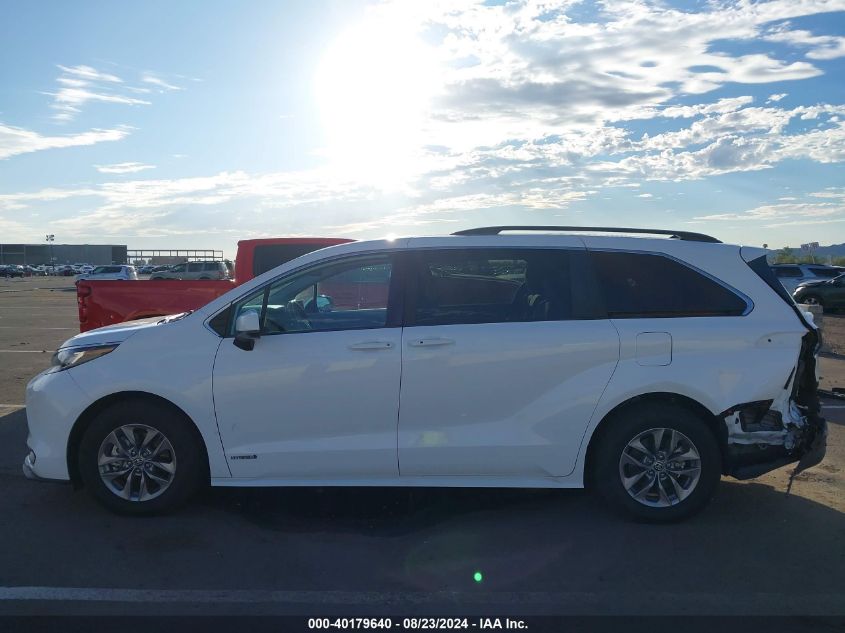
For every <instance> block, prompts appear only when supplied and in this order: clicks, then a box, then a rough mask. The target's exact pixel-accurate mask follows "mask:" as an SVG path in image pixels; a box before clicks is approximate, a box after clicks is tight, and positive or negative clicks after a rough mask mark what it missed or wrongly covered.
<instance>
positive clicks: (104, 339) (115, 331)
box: [60, 316, 168, 349]
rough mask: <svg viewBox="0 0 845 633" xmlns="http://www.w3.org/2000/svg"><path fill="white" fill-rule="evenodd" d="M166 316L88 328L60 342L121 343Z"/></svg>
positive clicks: (70, 344)
mask: <svg viewBox="0 0 845 633" xmlns="http://www.w3.org/2000/svg"><path fill="white" fill-rule="evenodd" d="M167 318H168V317H160V316H157V317H150V318H148V319H138V320H137V321H126V322H124V323H115V324H114V325H106V326H105V327H99V328H97V329H96V330H90V331H88V332H83V333H82V334H77V335H76V336H74V337H73V338H69V339H68V340H66V341H65V342H64V343H62V344H61V347H60V349H61V348H63V347H80V346H83V345H102V344H105V343H122V342H123V341H125V340H126V339H128V338H129V337H130V336H132V335H133V334H136V333H137V332H140V331H141V330H148V329H150V328H154V327H158V326H159V324H161V323H164V322H165V321H166V320H167Z"/></svg>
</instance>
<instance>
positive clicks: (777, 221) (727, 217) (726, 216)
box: [693, 188, 845, 228]
mask: <svg viewBox="0 0 845 633" xmlns="http://www.w3.org/2000/svg"><path fill="white" fill-rule="evenodd" d="M808 197H809V198H829V199H831V201H825V202H818V201H798V200H797V199H796V198H781V199H780V202H779V203H777V204H764V205H760V206H757V207H754V208H752V209H749V210H748V211H744V212H742V213H717V214H711V215H702V216H697V217H695V218H693V220H696V221H704V222H726V221H728V222H735V221H739V222H758V223H760V225H761V227H762V228H780V227H784V226H801V225H812V224H830V223H834V222H845V189H835V188H831V189H828V190H825V191H817V192H813V193H810V194H808ZM785 200H789V201H788V202H785Z"/></svg>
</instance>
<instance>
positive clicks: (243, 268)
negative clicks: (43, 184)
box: [76, 237, 349, 332]
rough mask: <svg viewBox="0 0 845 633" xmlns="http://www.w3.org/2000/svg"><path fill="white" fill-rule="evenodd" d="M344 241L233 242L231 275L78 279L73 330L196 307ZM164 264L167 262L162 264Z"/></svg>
mask: <svg viewBox="0 0 845 633" xmlns="http://www.w3.org/2000/svg"><path fill="white" fill-rule="evenodd" d="M348 241H349V240H345V239H341V238H331V237H278V238H263V239H257V240H241V241H240V242H238V255H237V259H236V263H235V270H236V271H238V277H237V279H235V280H232V279H221V280H214V279H212V280H202V281H199V280H197V281H181V282H180V283H178V284H174V283H172V282H171V281H169V280H161V279H156V278H155V275H153V277H152V279H150V280H149V281H144V282H142V283H141V284H140V285H136V284H131V285H127V284H125V283H116V282H112V281H80V282H77V284H76V299H77V304H78V307H79V330H80V332H86V331H88V330H92V329H94V328H98V327H101V326H104V325H112V324H114V323H120V322H121V321H131V320H134V319H143V318H148V317H153V316H159V317H160V316H164V315H168V314H177V313H180V312H186V311H189V310H196V309H197V308H199V307H201V306H204V305H205V304H206V303H208V302H209V301H211V300H212V299H214V298H216V297H219V296H220V295H222V294H224V293H226V292H228V291H229V290H231V289H232V287H233V286H235V285H237V284H242V283H244V282H247V281H249V280H250V279H252V278H253V277H255V276H257V275H260V274H261V273H264V272H266V271H268V270H270V269H271V268H274V267H276V266H279V265H280V264H283V263H285V262H287V261H290V260H292V259H294V258H295V257H299V256H300V255H304V254H305V253H310V252H311V251H315V250H317V249H319V248H324V247H326V246H332V245H334V244H341V243H344V242H348ZM165 268H169V267H165Z"/></svg>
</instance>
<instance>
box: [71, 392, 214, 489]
mask: <svg viewBox="0 0 845 633" xmlns="http://www.w3.org/2000/svg"><path fill="white" fill-rule="evenodd" d="M126 400H134V401H136V402H139V403H143V402H155V403H156V404H159V405H163V406H165V407H167V408H168V409H170V410H171V411H173V412H174V413H176V414H177V415H178V416H180V417H181V418H183V419H184V420H185V423H186V424H187V425H188V428H190V429H191V431H192V432H193V434H194V436H195V439H196V440H197V442H199V445H200V446H201V447H202V455H203V456H204V459H205V469H206V476H207V477H208V478H209V479H210V477H211V475H210V471H209V466H208V449H207V448H206V445H205V441H204V440H203V438H202V435H201V434H200V432H199V429H198V428H197V425H196V424H195V423H194V421H193V420H192V419H191V418H190V417H189V416H188V414H187V413H185V412H184V411H183V410H182V409H180V408H179V407H177V406H176V405H175V404H173V403H172V402H170V400H167V399H166V398H162V397H161V396H157V395H155V394H152V393H147V392H145V391H123V392H120V393H113V394H111V395H108V396H105V397H104V398H100V399H99V400H97V401H96V402H94V403H93V404H91V405H90V406H89V407H88V408H87V409H85V411H83V412H82V414H81V415H80V416H79V417H78V418H77V420H76V422H75V423H74V425H73V428H72V429H71V431H70V437H69V438H68V443H67V469H68V473H69V475H70V480H71V482H72V483H73V486H74V488H81V487H82V478H81V477H80V475H79V466H78V464H77V457H76V456H77V455H78V454H79V445H80V443H81V442H82V436H83V435H85V431H86V430H87V429H88V427H89V425H90V424H91V422H92V421H93V420H94V418H96V417H97V415H98V414H99V413H100V412H101V411H104V410H105V409H107V408H108V407H110V406H111V405H113V404H115V403H116V402H124V401H126Z"/></svg>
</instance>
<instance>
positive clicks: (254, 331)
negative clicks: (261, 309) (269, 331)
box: [234, 310, 261, 352]
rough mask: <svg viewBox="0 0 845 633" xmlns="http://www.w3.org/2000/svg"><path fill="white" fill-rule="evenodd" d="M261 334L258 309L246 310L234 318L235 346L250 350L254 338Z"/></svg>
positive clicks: (252, 346)
mask: <svg viewBox="0 0 845 633" xmlns="http://www.w3.org/2000/svg"><path fill="white" fill-rule="evenodd" d="M260 335H261V318H260V316H259V313H258V310H246V311H244V312H242V313H241V314H239V315H238V318H237V319H236V320H235V340H234V345H235V347H239V348H240V349H242V350H244V351H247V352H251V351H252V350H253V348H254V347H255V339H257V338H258V337H259V336H260Z"/></svg>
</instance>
